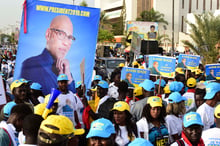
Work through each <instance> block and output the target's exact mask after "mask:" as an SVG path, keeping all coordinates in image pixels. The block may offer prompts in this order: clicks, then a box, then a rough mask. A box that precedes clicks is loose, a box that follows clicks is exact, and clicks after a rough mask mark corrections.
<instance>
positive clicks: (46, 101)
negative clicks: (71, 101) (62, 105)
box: [44, 94, 59, 104]
mask: <svg viewBox="0 0 220 146" xmlns="http://www.w3.org/2000/svg"><path fill="white" fill-rule="evenodd" d="M49 100H50V94H47V95H46V96H45V98H44V103H45V104H47V103H48V102H49ZM58 102H59V100H58V98H56V100H55V101H54V103H58Z"/></svg>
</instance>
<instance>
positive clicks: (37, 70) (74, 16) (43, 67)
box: [14, 0, 100, 94]
mask: <svg viewBox="0 0 220 146" xmlns="http://www.w3.org/2000/svg"><path fill="white" fill-rule="evenodd" d="M25 15H26V16H27V17H26V18H25V17H24V16H25ZM99 17H100V9H97V8H89V7H81V6H75V5H67V4H61V3H52V2H45V1H38V0H27V9H26V11H23V17H22V23H21V30H20V36H19V43H18V52H17V58H16V68H15V75H14V79H18V78H25V79H27V80H30V81H32V82H38V83H40V84H41V85H42V87H43V93H44V94H48V93H50V89H51V88H52V87H53V88H56V87H57V76H58V75H59V74H66V75H67V76H68V80H69V81H68V85H69V89H70V90H74V89H73V88H74V86H73V85H74V81H75V82H77V81H80V80H81V74H80V62H81V61H82V60H83V58H85V84H86V87H89V86H90V84H91V78H92V72H93V66H94V58H95V51H96V42H97V34H98V26H99ZM25 21H26V22H27V23H24V22H25ZM26 24H27V25H26ZM25 26H26V28H27V33H24V27H25Z"/></svg>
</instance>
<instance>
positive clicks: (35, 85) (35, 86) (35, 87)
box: [30, 83, 42, 90]
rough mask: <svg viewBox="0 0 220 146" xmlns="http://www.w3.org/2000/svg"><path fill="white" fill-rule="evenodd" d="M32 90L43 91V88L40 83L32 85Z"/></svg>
mask: <svg viewBox="0 0 220 146" xmlns="http://www.w3.org/2000/svg"><path fill="white" fill-rule="evenodd" d="M30 88H31V89H34V90H42V86H41V85H40V84H39V83H32V84H31V86H30Z"/></svg>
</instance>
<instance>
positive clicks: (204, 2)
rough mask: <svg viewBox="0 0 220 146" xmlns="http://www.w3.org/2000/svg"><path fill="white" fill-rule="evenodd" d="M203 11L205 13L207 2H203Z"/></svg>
mask: <svg viewBox="0 0 220 146" xmlns="http://www.w3.org/2000/svg"><path fill="white" fill-rule="evenodd" d="M203 11H205V0H203Z"/></svg>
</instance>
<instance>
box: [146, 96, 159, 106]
mask: <svg viewBox="0 0 220 146" xmlns="http://www.w3.org/2000/svg"><path fill="white" fill-rule="evenodd" d="M147 104H150V106H151V107H158V106H159V107H162V99H161V98H160V97H158V96H151V97H149V98H148V100H147Z"/></svg>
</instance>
